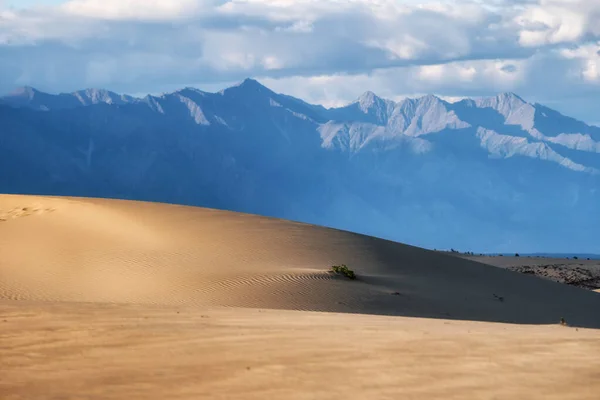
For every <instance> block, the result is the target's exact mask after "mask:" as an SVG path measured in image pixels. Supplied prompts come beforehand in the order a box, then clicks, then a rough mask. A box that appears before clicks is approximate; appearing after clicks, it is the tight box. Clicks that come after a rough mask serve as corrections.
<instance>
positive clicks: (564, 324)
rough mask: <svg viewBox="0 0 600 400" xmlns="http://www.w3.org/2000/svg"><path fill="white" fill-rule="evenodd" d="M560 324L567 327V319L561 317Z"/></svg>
mask: <svg viewBox="0 0 600 400" xmlns="http://www.w3.org/2000/svg"><path fill="white" fill-rule="evenodd" d="M560 324H561V325H562V326H567V321H565V319H564V318H563V317H560Z"/></svg>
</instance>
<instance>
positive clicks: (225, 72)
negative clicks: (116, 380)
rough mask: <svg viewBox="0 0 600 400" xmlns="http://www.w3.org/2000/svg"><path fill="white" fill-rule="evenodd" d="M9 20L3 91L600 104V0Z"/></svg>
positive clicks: (320, 3) (177, 6)
mask: <svg viewBox="0 0 600 400" xmlns="http://www.w3.org/2000/svg"><path fill="white" fill-rule="evenodd" d="M0 4H1V3H0ZM0 10H2V11H0V92H6V91H9V90H11V89H12V88H13V87H14V86H18V85H24V84H27V85H32V86H37V87H39V88H41V89H43V90H49V91H69V90H75V89H78V88H82V87H92V86H102V87H107V88H109V89H113V90H117V91H122V92H129V93H144V92H152V93H154V92H158V91H164V90H169V89H175V88H176V87H178V86H184V85H186V86H187V85H197V86H200V87H216V86H219V85H221V86H225V85H227V84H229V83H231V82H235V81H238V80H241V79H243V78H245V77H247V76H253V77H259V78H261V79H262V80H263V81H264V82H265V83H271V84H273V85H274V86H275V87H276V89H277V90H280V91H282V92H286V93H290V94H294V95H299V96H301V97H304V98H305V99H307V100H310V101H318V102H322V103H325V104H329V105H333V104H339V103H341V102H347V101H349V100H351V99H353V98H354V97H357V96H358V95H359V94H360V91H362V90H367V89H370V90H373V91H375V92H378V93H379V94H381V95H385V96H387V97H391V98H398V97H402V96H406V95H411V94H416V93H429V92H433V93H438V94H440V95H444V96H450V97H461V96H466V95H477V94H491V93H494V92H497V91H505V90H510V91H515V92H518V93H520V94H522V95H523V96H525V97H530V98H535V99H540V100H544V99H545V100H546V101H548V100H549V101H552V100H553V99H557V98H567V97H568V96H571V98H578V99H587V100H589V99H590V98H592V97H593V96H597V97H595V98H596V99H598V98H599V97H598V96H600V88H599V82H600V61H599V59H598V57H599V56H598V53H597V51H598V49H599V45H600V2H599V1H597V0H460V1H459V0H422V1H412V0H406V1H403V2H398V1H395V0H143V1H142V0H70V1H66V2H64V3H63V4H61V5H57V6H53V7H51V6H45V7H29V8H23V9H18V10H12V9H7V8H2V7H0ZM549 82H551V84H549ZM590 96H592V97H590ZM581 101H582V102H583V100H581ZM582 118H583V116H582ZM586 118H587V117H586Z"/></svg>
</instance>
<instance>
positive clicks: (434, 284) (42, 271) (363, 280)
mask: <svg viewBox="0 0 600 400" xmlns="http://www.w3.org/2000/svg"><path fill="white" fill-rule="evenodd" d="M0 210H2V215H5V216H6V215H7V216H8V218H6V217H5V218H4V219H5V221H4V222H0V254H2V258H1V260H0V268H1V272H2V276H1V279H0V298H5V299H14V300H38V301H39V300H43V301H78V302H116V303H138V304H139V303H141V304H163V305H196V306H238V307H257V308H277V309H289V310H312V311H331V312H352V313H369V314H385V315H403V316H420V317H439V318H451V319H466V320H482V321H502V322H517V323H556V322H558V321H559V319H560V318H561V317H563V318H566V319H567V320H568V321H569V322H570V323H571V324H572V325H577V326H587V327H600V313H597V312H596V310H598V309H599V308H600V299H598V297H597V296H596V295H595V294H593V293H590V292H586V291H583V290H579V289H575V288H571V287H568V286H565V285H560V284H556V283H553V282H546V281H542V280H539V279H536V278H534V277H528V276H523V275H521V274H517V273H514V272H509V271H504V270H502V269H499V268H493V267H489V266H484V265H482V264H478V263H476V262H471V261H467V260H462V259H460V258H456V257H451V256H447V255H444V254H439V253H436V252H431V251H427V250H423V249H420V248H416V247H411V246H406V245H402V244H398V243H393V242H387V241H383V240H378V239H374V238H371V237H366V236H361V235H357V234H352V233H348V232H342V231H336V230H331V229H325V228H320V227H315V226H310V225H304V224H299V223H293V222H289V221H283V220H275V219H268V218H263V217H258V216H252V215H244V214H236V213H230V212H223V211H216V210H208V209H201V208H191V207H183V206H173V205H164V204H152V203H142V202H129V201H116V200H97V199H75V198H70V199H64V198H44V197H27V196H3V197H1V198H0ZM15 210H16V211H15ZM19 210H20V211H19ZM23 210H28V211H23ZM340 263H344V264H347V265H348V266H349V267H350V268H352V269H354V270H355V272H356V273H357V274H358V276H359V279H358V280H356V281H350V280H348V279H346V278H343V277H337V276H334V275H331V274H330V273H329V272H328V269H329V267H330V266H331V265H333V264H340Z"/></svg>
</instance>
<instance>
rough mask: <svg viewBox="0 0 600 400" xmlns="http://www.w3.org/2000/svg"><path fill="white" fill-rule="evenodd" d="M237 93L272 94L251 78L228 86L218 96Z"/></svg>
mask: <svg viewBox="0 0 600 400" xmlns="http://www.w3.org/2000/svg"><path fill="white" fill-rule="evenodd" d="M237 92H243V93H265V94H272V93H273V91H272V90H271V89H269V88H268V87H266V86H264V85H263V84H261V83H260V82H258V81H257V80H255V79H252V78H246V79H244V80H243V81H241V82H240V83H238V84H236V85H233V86H230V87H228V88H226V89H224V90H221V91H220V92H219V94H221V95H224V94H227V93H237Z"/></svg>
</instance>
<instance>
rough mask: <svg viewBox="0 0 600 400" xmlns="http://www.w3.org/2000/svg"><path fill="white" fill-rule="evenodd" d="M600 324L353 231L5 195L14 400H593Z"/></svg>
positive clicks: (568, 291) (2, 310) (558, 291)
mask: <svg viewBox="0 0 600 400" xmlns="http://www.w3.org/2000/svg"><path fill="white" fill-rule="evenodd" d="M340 263H345V264H347V265H348V266H349V267H350V268H352V269H353V270H354V271H355V272H356V273H357V275H358V279H357V280H356V281H350V280H348V279H346V278H344V277H339V276H335V275H332V274H331V273H329V272H328V270H329V267H330V266H331V265H333V264H340ZM598 309H600V296H598V294H596V293H593V292H591V291H586V290H582V289H578V288H574V287H570V286H567V285H561V284H558V283H554V282H550V281H547V280H542V279H538V278H536V277H532V276H527V275H522V274H518V273H515V272H511V271H507V270H503V269H500V268H495V267H492V266H487V265H483V264H480V263H477V262H474V261H470V260H464V259H461V258H457V257H452V256H448V255H445V254H440V253H437V252H433V251H428V250H424V249H420V248H416V247H411V246H406V245H402V244H398V243H392V242H388V241H383V240H379V239H375V238H371V237H366V236H361V235H357V234H352V233H348V232H342V231H336V230H331V229H325V228H320V227H315V226H310V225H305V224H299V223H294V222H289V221H283V220H275V219H268V218H263V217H257V216H251V215H244V214H236V213H230V212H224V211H216V210H208V209H200V208H191V207H183V206H173V205H164V204H152V203H143V202H128V201H117V200H98V199H81V198H52V197H34V196H0V326H1V327H2V329H1V330H0V343H2V346H0V398H2V399H32V398H34V399H56V398H61V399H63V398H74V399H75V398H78V399H79V398H88V399H129V398H146V399H163V398H169V399H196V398H227V399H230V398H233V399H235V398H249V399H253V398H286V399H306V398H311V399H312V398H323V399H325V398H341V397H347V398H350V399H359V398H382V399H383V398H399V396H404V397H403V398H415V399H416V398H418V399H434V398H445V399H452V398H457V399H458V398H461V399H464V398H473V399H480V398H490V399H491V398H495V399H514V398H529V399H535V398H539V399H552V398H555V399H571V398H572V399H595V398H597V393H600V360H599V359H598V357H597V354H600V331H599V330H597V328H600V313H598V312H597V310H598ZM560 318H565V319H566V321H567V323H568V324H569V326H560V325H559V324H558V322H559V321H560ZM593 328H596V329H593Z"/></svg>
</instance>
